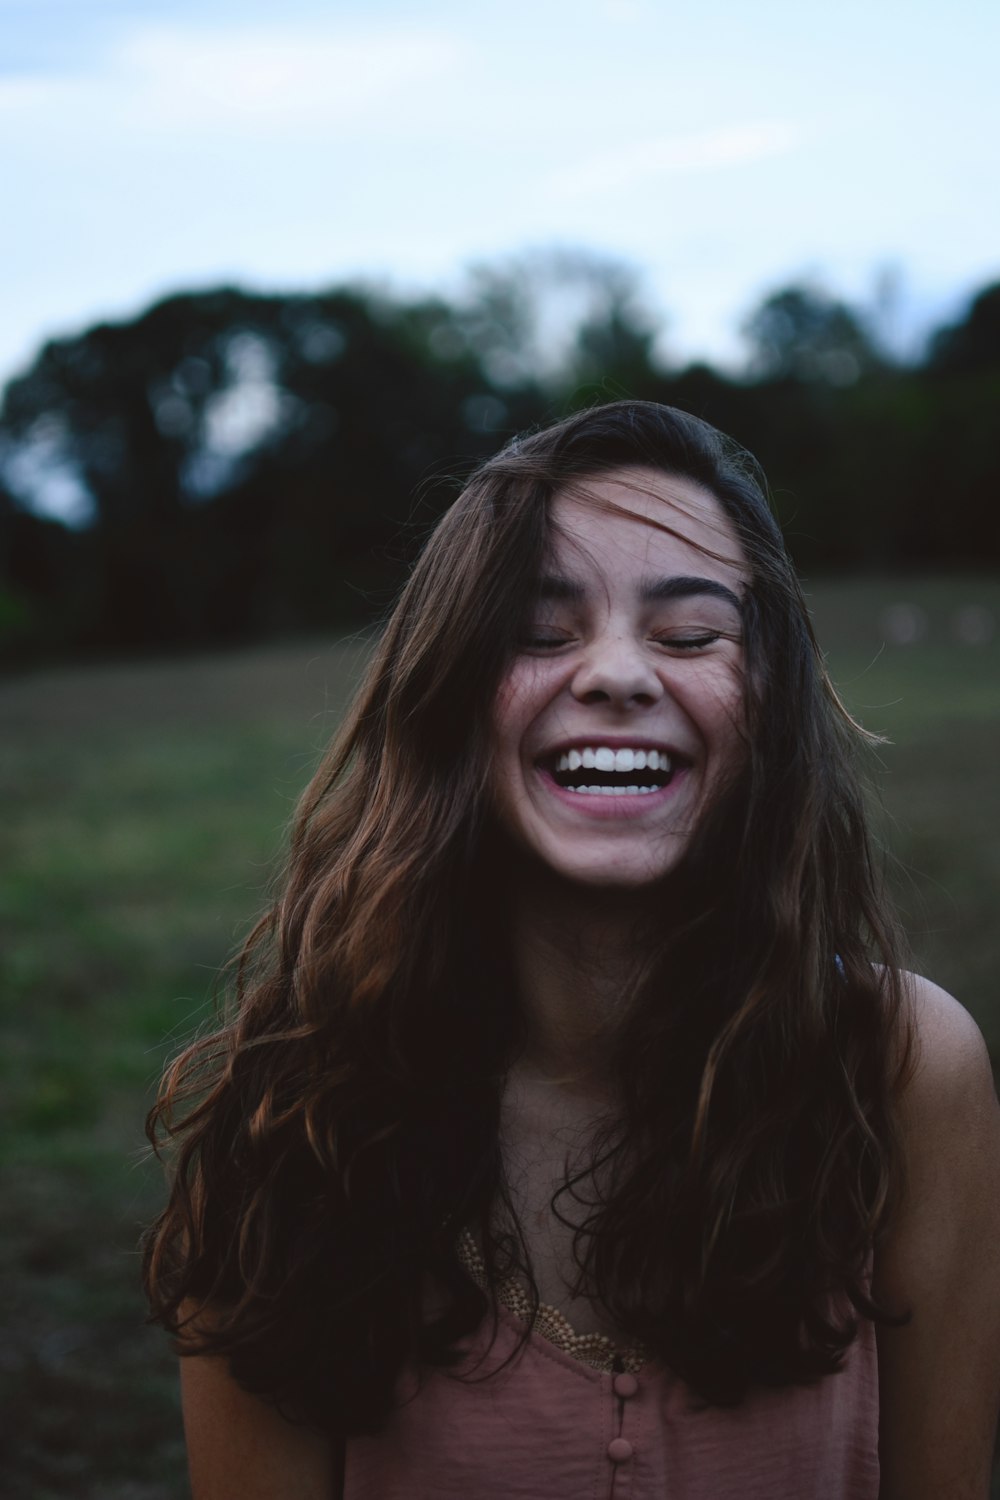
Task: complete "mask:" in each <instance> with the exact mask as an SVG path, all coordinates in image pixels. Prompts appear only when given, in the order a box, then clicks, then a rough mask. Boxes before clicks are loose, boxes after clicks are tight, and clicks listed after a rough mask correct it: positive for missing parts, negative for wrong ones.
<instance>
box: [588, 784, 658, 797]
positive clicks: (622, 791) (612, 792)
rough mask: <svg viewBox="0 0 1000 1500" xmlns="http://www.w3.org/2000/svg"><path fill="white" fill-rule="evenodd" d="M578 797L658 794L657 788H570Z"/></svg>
mask: <svg viewBox="0 0 1000 1500" xmlns="http://www.w3.org/2000/svg"><path fill="white" fill-rule="evenodd" d="M567 790H568V791H571V792H573V793H574V795H576V796H577V797H645V796H648V795H649V793H650V792H658V791H659V787H655V786H573V787H568V788H567Z"/></svg>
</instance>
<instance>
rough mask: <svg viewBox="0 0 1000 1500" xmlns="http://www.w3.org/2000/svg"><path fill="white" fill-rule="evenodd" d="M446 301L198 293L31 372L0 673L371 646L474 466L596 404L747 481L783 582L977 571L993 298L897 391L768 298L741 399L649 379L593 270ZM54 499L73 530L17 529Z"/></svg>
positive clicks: (13, 440) (620, 304)
mask: <svg viewBox="0 0 1000 1500" xmlns="http://www.w3.org/2000/svg"><path fill="white" fill-rule="evenodd" d="M472 288H473V290H472V294H471V296H470V297H469V298H467V299H466V301H465V302H464V303H462V302H459V301H457V300H456V302H455V303H454V304H450V303H447V302H445V301H443V300H440V299H424V300H415V301H410V302H407V301H403V300H389V299H387V298H384V297H381V296H379V295H377V294H376V293H374V292H372V291H370V290H364V289H360V288H350V287H346V288H341V289H336V290H333V291H330V292H328V293H325V294H323V295H317V296H296V295H280V296H278V295H274V296H266V295H262V294H251V293H249V292H243V291H239V290H234V289H225V288H223V289H219V290H215V291H208V292H203V293H198V294H185V295H178V296H175V297H171V298H168V299H167V300H165V301H162V302H160V303H158V304H157V305H155V306H154V307H152V308H150V309H148V310H147V311H146V312H145V313H143V314H142V315H141V316H140V317H138V318H136V319H135V320H133V321H131V322H128V323H121V324H114V325H112V324H101V325H98V326H96V327H93V328H90V329H88V330H86V331H85V332H83V333H81V334H79V335H77V336H75V337H70V338H65V339H61V340H58V341H55V342H52V343H49V344H47V345H46V346H45V347H44V348H43V349H42V350H41V352H40V353H39V355H38V357H37V358H36V360H35V362H34V364H33V365H32V366H31V367H30V368H29V369H28V370H27V371H26V372H25V373H24V374H23V375H22V376H20V377H19V378H18V379H16V380H14V381H13V382H11V384H10V385H9V387H8V388H7V391H6V393H5V396H4V400H3V405H2V408H0V478H2V476H3V475H6V486H7V488H6V491H2V490H0V656H2V657H3V658H4V659H5V660H7V661H8V662H11V661H15V660H31V659H37V657H38V656H40V655H45V654H48V655H52V654H60V655H65V654H67V653H72V652H78V651H89V650H95V649H97V650H107V649H109V648H110V649H115V650H121V649H141V650H149V649H151V648H158V647H177V646H187V645H191V646H194V645H200V644H203V643H205V642H208V641H218V640H226V639H247V638H251V637H254V636H264V635H269V634H273V633H275V632H280V631H299V630H309V629H322V628H328V627H330V626H336V625H339V624H344V623H358V622H362V621H364V620H366V619H371V618H373V617H374V616H377V615H380V614H382V613H383V612H384V609H385V607H386V605H387V603H388V601H389V600H390V599H391V598H392V597H393V596H394V595H395V593H396V591H397V589H398V587H399V584H400V582H401V580H402V578H403V577H404V576H405V573H406V570H407V568H408V566H409V565H410V563H411V562H412V560H413V557H414V556H415V554H416V551H417V550H418V547H419V543H420V541H421V539H422V537H423V536H424V535H425V534H426V532H427V529H428V528H429V527H430V525H432V524H433V522H434V521H435V520H436V519H437V518H438V516H439V515H440V514H441V513H442V511H443V510H444V508H445V507H446V505H447V504H448V502H449V501H450V500H451V498H452V497H453V495H454V494H455V492H456V489H457V487H458V482H459V481H460V480H461V479H462V478H464V476H465V474H466V473H467V472H468V471H469V470H471V468H472V467H473V466H474V465H475V463H476V462H478V461H479V460H480V459H482V458H483V457H484V456H485V455H486V454H487V453H488V452H490V451H491V450H492V449H494V448H495V447H496V446H497V444H498V443H499V442H500V441H502V439H503V438H504V437H505V436H507V435H509V434H510V433H512V432H514V431H518V430H523V429H524V428H526V427H530V426H533V425H536V424H542V423H544V422H547V421H549V420H551V419H552V418H553V417H555V416H558V415H560V414H561V413H564V412H569V411H572V410H575V409H577V408H579V407H581V406H585V405H590V404H593V403H594V402H595V401H600V400H607V399H608V398H609V397H616V396H635V397H642V398H647V399H651V400H655V401H662V402H665V403H668V404H671V405H674V406H679V407H682V408H684V409H686V410H688V411H691V412H693V413H695V414H696V415H699V416H701V417H704V418H705V419H706V420H708V421H710V422H713V423H715V424H716V425H718V426H720V427H722V428H723V429H724V430H726V431H729V432H732V433H733V434H734V435H735V436H736V437H737V438H738V439H739V441H741V442H743V443H745V444H746V445H747V446H748V447H749V448H751V449H752V450H753V451H755V452H756V453H758V454H759V455H760V458H761V461H762V463H763V464H764V466H765V468H766V469H767V471H768V472H769V473H770V474H771V476H772V482H773V484H774V489H775V501H776V505H777V508H778V511H779V514H780V515H781V518H782V520H783V522H784V523H785V525H786V529H787V534H788V537H789V541H790V545H791V547H792V551H793V554H794V556H795V560H796V562H797V563H798V565H799V566H800V567H803V568H805V569H807V570H822V569H830V568H866V567H872V568H874V567H878V568H882V569H885V568H892V567H894V566H897V565H898V566H909V567H914V566H915V567H919V566H925V565H931V564H933V565H939V564H941V563H945V562H946V563H947V564H948V565H950V566H955V565H959V566H961V565H963V564H967V563H968V564H971V563H975V564H978V565H982V564H983V563H989V562H995V561H996V560H997V559H998V557H1000V520H998V509H997V505H996V497H997V492H998V487H1000V458H998V456H997V452H996V446H995V444H994V443H993V442H992V438H991V436H990V434H991V431H992V421H993V417H994V413H995V410H996V404H997V399H998V397H1000V286H993V287H989V288H987V289H986V290H984V291H983V292H982V293H981V294H980V295H979V296H978V297H977V298H976V299H975V300H974V302H973V303H972V305H971V307H970V309H969V312H968V314H967V316H966V317H965V318H964V319H963V320H962V321H961V322H959V323H957V324H956V325H955V326H954V327H951V328H946V329H943V330H941V331H940V332H939V333H938V334H937V335H936V336H935V338H934V339H933V340H932V341H931V345H930V349H929V354H928V358H927V361H926V364H925V365H924V366H923V367H921V368H901V367H899V366H894V365H892V364H891V363H890V362H888V361H887V360H886V358H885V357H884V356H883V355H882V354H881V353H880V351H879V348H878V344H877V340H875V338H874V337H873V335H872V334H871V333H870V331H869V330H868V328H867V325H866V322H865V319H864V318H863V317H862V316H861V315H860V314H858V313H856V312H854V311H852V310H851V309H850V308H849V307H847V306H845V305H844V304H843V303H841V302H838V301H836V300H834V299H832V298H830V297H827V296H825V295H824V294H823V293H821V292H818V291H816V290H814V289H810V288H805V287H789V288H786V289H784V290H782V291H779V292H776V293H775V294H774V295H772V296H770V297H769V298H767V299H766V300H765V302H764V303H763V304H762V305H761V307H760V308H759V309H758V310H757V312H756V313H755V314H754V315H753V316H752V317H751V318H750V319H749V320H748V322H747V324H746V327H745V330H744V331H745V334H746V337H747V342H748V349H749V360H748V377H747V378H746V379H744V380H736V379H732V378H727V377H724V376H722V375H720V374H719V373H717V372H716V371H714V370H711V369H709V368H707V367H706V366H704V365H693V366H691V367H690V368H688V369H686V370H682V371H674V372H668V371H665V370H664V369H662V368H660V367H659V366H658V364H657V362H656V359H655V356H654V350H653V343H654V336H655V332H656V330H655V326H654V324H653V322H652V321H651V320H650V318H649V317H648V316H647V315H646V314H645V313H644V312H643V309H642V307H641V302H640V299H639V298H638V296H637V293H636V287H635V284H634V278H632V277H631V276H630V274H629V273H628V272H627V271H625V270H623V268H622V267H620V266H616V265H614V264H607V263H604V262H601V261H596V260H594V259H593V258H591V257H587V256H585V255H581V254H576V255H573V254H570V253H568V252H567V253H562V254H561V255H553V256H550V257H549V258H548V259H546V258H545V257H535V258H534V259H532V258H531V257H527V258H523V259H522V260H521V261H519V262H515V263H513V264H512V265H510V266H508V267H500V268H495V267H494V268H480V269H479V271H478V272H477V273H475V275H474V277H473V282H472ZM560 299H561V305H563V309H564V314H565V318H566V319H568V320H569V322H568V324H566V323H565V322H564V326H563V327H562V330H561V333H560V337H559V338H558V339H557V340H556V341H555V343H553V339H552V336H551V332H550V330H549V322H550V321H551V304H552V303H553V301H555V302H560ZM547 309H548V311H547ZM54 487H59V488H60V489H61V491H62V493H63V494H65V493H66V492H67V488H68V489H69V490H70V491H71V492H72V493H74V494H75V495H76V496H77V498H78V501H79V507H80V508H81V510H82V512H83V515H84V519H83V521H82V523H80V522H78V523H77V524H76V525H75V526H74V527H72V528H70V527H69V526H67V525H63V524H61V523H58V522H55V521H52V520H45V519H42V516H43V515H44V514H46V513H48V512H51V509H52V507H51V504H50V503H49V502H48V500H47V497H48V496H49V495H50V494H51V492H52V490H53V488H54Z"/></svg>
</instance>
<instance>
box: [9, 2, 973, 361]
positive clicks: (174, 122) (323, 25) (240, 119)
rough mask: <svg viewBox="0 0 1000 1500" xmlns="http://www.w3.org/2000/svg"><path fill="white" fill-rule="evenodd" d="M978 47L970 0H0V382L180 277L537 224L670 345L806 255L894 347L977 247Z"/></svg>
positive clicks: (420, 260)
mask: <svg viewBox="0 0 1000 1500" xmlns="http://www.w3.org/2000/svg"><path fill="white" fill-rule="evenodd" d="M998 57H1000V6H998V5H997V4H996V3H995V0H951V3H949V4H947V5H945V4H941V3H938V4H933V5H932V4H927V3H925V0H840V3H839V4H838V5H837V6H833V5H822V6H820V5H816V4H810V3H808V0H753V3H749V0H683V3H679V0H571V3H570V0H531V3H529V0H505V3H504V4H503V5H502V6H501V5H498V4H495V3H493V0H479V3H476V4H474V5H473V4H470V3H469V0H422V3H421V4H419V5H417V4H413V3H405V0H364V3H355V0H325V3H319V0H282V3H281V4H275V3H274V0H267V3H261V0H239V3H236V0H142V3H126V0H86V3H83V0H0V181H2V183H3V189H4V199H5V209H4V213H3V218H2V223H0V265H2V267H3V275H2V277H0V382H3V381H5V380H6V379H8V378H10V376H12V375H13V374H16V373H17V371H18V370H20V369H23V368H25V367H26V366H27V364H28V363H29V362H30V360H31V359H32V357H33V356H34V355H35V354H36V353H37V351H38V349H39V347H40V345H41V343H42V342H43V341H44V340H45V339H46V338H49V337H54V336H59V335H67V334H72V333H75V332H78V331H80V330H82V329H83V328H85V327H87V326H88V325H89V324H91V323H93V322H95V321H97V320H99V319H107V318H110V319H119V318H128V317H130V316H133V315H134V314H136V313H137V312H139V311H140V310H141V309H142V308H143V307H145V306H147V305H148V304H149V303H150V302H151V301H153V300H155V299H156V298H158V297H160V296H163V295H165V294H167V293H169V292H173V291H176V290H179V289H182V288H183V289H194V288H199V287H207V286H212V285H217V284H219V283H222V282H226V283H238V284H241V285H243V286H246V287H248V288H252V289H261V290H273V289H291V290H311V289H317V288H320V287H323V286H329V285H333V284H336V283H340V282H344V281H356V280H358V279H362V280H367V281H373V282H376V283H378V284H379V285H381V286H384V287H388V288H390V289H391V288H396V289H397V290H398V291H400V292H401V293H403V294H409V293H412V292H414V291H441V292H444V293H446V294H449V295H452V294H456V293H457V292H458V291H459V290H460V288H461V286H462V284H463V275H464V274H465V272H466V271H467V268H468V267H469V266H471V265H474V264H476V263H483V262H500V261H503V260H504V259H506V258H508V257H511V256H514V255H517V254H520V253H522V252H525V251H527V250H538V249H545V248H548V247H562V248H569V247H583V248H585V249H588V250H590V251H592V252H594V253H595V254H597V255H600V256H607V257H612V258H614V259H616V260H620V261H624V262H626V263H627V264H629V265H630V266H632V267H634V269H635V272H636V275H637V277H638V278H639V284H640V287H641V289H642V294H643V298H644V300H645V302H646V304H647V305H648V306H649V307H650V309H651V310H652V311H653V312H654V313H655V314H656V316H657V317H658V318H659V319H660V320H661V321H662V334H661V339H660V348H661V350H662V352H663V354H664V356H665V357H666V358H668V359H669V360H671V361H673V362H680V361H684V360H688V359H693V358H706V359H709V360H712V361H714V362H716V363H719V364H722V365H724V366H729V367H731V368H736V367H738V364H739V361H740V358H741V352H742V344H741V340H740V334H739V330H740V326H741V324H742V323H743V322H744V321H745V319H746V317H747V315H748V314H749V312H750V311H752V309H753V308H754V307H755V306H756V305H757V304H758V303H759V302H760V300H761V299H762V298H763V297H764V296H766V295H767V294H768V293H769V292H771V291H773V290H775V289H777V288H779V287H781V286H784V285H787V284H789V283H791V282H794V281H802V280H807V281H810V282H812V283H815V284H817V285H820V286H824V287H826V288H827V289H828V290H830V291H831V292H833V293H835V294H836V295H839V296H842V297H845V298H847V299H848V300H850V301H851V302H852V303H853V304H855V305H858V306H861V307H863V308H865V309H867V310H870V311H871V313H872V315H873V316H875V317H877V319H878V323H879V327H880V330H881V332H882V334H883V336H884V337H886V338H887V339H888V340H889V341H890V342H892V343H894V344H895V345H896V347H898V348H899V349H900V350H903V351H907V352H916V351H917V349H918V348H919V342H920V339H921V338H922V337H923V336H924V335H925V334H926V331H927V329H928V328H929V327H931V326H934V325H935V324H939V323H940V322H942V321H946V320H947V319H949V318H951V317H955V316H957V315H959V314H960V312H961V310H962V308H963V305H964V304H965V303H966V302H967V300H968V298H969V296H970V295H971V294H972V293H973V292H975V291H976V290H978V289H979V288H981V287H982V286H984V285H986V284H987V283H988V282H990V281H993V280H996V279H997V278H998V277H1000V192H998V191H997V186H998V184H997V176H998V174H997V163H998V153H1000V89H998V88H997V85H996V60H997V58H998Z"/></svg>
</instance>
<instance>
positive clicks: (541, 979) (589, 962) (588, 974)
mask: <svg viewBox="0 0 1000 1500" xmlns="http://www.w3.org/2000/svg"><path fill="white" fill-rule="evenodd" d="M639 914H640V912H639V906H638V904H637V902H636V899H635V895H634V893H629V892H625V893H622V892H611V891H601V890H590V889H587V888H584V887H578V886H573V887H570V886H568V885H567V884H565V883H563V882H558V881H556V880H555V879H554V878H552V877H549V876H547V874H546V872H544V871H542V872H539V871H531V872H523V871H519V872H518V875H517V879H516V881H515V882H514V895H513V897H512V899H511V901H510V904H509V917H510V929H509V930H510V940H511V952H512V957H513V963H514V977H515V981H516V984H517V988H518V995H519V999H520V1004H521V1010H522V1014H523V1016H524V1019H525V1024H526V1031H527V1040H526V1045H525V1048H524V1051H523V1053H522V1055H521V1057H520V1058H519V1060H518V1064H517V1067H518V1070H519V1072H521V1073H522V1074H527V1075H529V1076H535V1077H538V1078H544V1079H546V1080H549V1081H553V1082H554V1081H558V1082H560V1083H562V1084H563V1085H564V1086H565V1087H567V1088H569V1089H578V1090H582V1091H585V1092H588V1093H591V1092H597V1091H601V1090H602V1089H603V1087H604V1085H605V1082H606V1078H607V1058H608V1047H607V1036H608V1032H609V1029H610V1027H611V1026H612V1025H613V1023H614V1021H615V1018H616V1016H618V1015H619V1014H620V1012H621V1008H622V1005H623V1003H624V999H625V997H626V995H627V993H628V988H629V985H630V983H631V981H632V979H633V976H634V974H635V970H636V963H637V960H638V958H639V956H640V953H639V945H638V940H637V929H638V917H639Z"/></svg>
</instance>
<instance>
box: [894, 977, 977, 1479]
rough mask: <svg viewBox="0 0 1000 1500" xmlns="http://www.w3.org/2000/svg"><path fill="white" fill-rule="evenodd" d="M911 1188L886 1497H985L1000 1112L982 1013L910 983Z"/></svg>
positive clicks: (902, 1207) (905, 1107)
mask: <svg viewBox="0 0 1000 1500" xmlns="http://www.w3.org/2000/svg"><path fill="white" fill-rule="evenodd" d="M905 992H906V997H907V1002H908V1007H907V1008H908V1011H909V1017H910V1022H911V1027H912V1033H913V1042H914V1050H913V1061H912V1066H911V1068H910V1070H909V1072H908V1075H907V1077H906V1082H905V1084H904V1087H903V1089H902V1093H901V1096H900V1100H899V1125H900V1132H901V1137H902V1139H901V1145H902V1152H903V1169H904V1171H903V1180H902V1184H901V1186H902V1192H901V1195H900V1197H899V1200H898V1202H897V1205H896V1210H895V1212H894V1214H893V1218H892V1221H891V1223H890V1225H889V1227H888V1232H887V1234H886V1235H885V1237H884V1239H883V1240H882V1242H881V1243H880V1245H879V1246H878V1249H877V1252H876V1257H875V1279H874V1290H875V1295H876V1298H877V1299H878V1300H879V1301H880V1302H881V1303H882V1305H883V1306H884V1307H886V1308H888V1309H889V1310H892V1311H895V1312H896V1313H899V1314H902V1315H903V1316H904V1317H905V1321H904V1322H903V1323H902V1324H901V1325H899V1326H896V1327H892V1326H886V1325H882V1326H880V1328H879V1329H878V1344H879V1386H880V1400H881V1415H880V1423H879V1431H880V1439H879V1448H880V1456H881V1463H882V1474H883V1483H882V1488H881V1489H880V1491H879V1493H880V1495H881V1496H885V1497H886V1500H897V1497H900V1500H902V1497H905V1500H940V1497H942V1496H945V1495H947V1496H948V1497H949V1500H983V1497H985V1496H986V1493H987V1489H988V1484H989V1467H990V1455H991V1452H992V1444H993V1433H994V1429H995V1423H996V1416H997V1407H998V1401H1000V1261H998V1259H997V1256H996V1254H995V1250H994V1247H995V1245H996V1243H997V1241H998V1239H1000V1107H998V1105H997V1099H996V1094H995V1091H994V1087H993V1076H992V1071H991V1068H990V1059H989V1054H988V1052H987V1049H986V1045H985V1043H984V1041H983V1038H982V1035H981V1033H980V1031H979V1028H978V1026H977V1025H976V1023H975V1021H974V1020H973V1019H972V1017H971V1016H970V1015H969V1013H968V1011H967V1010H965V1008H964V1007H963V1006H962V1005H960V1004H959V1003H958V1001H957V1000H955V999H953V997H952V996H951V995H949V994H947V993H946V992H945V991H944V990H942V989H940V988H939V987H938V986H937V985H936V984H932V983H931V982H930V981H929V980H927V979H922V978H920V977H919V976H917V975H907V976H905Z"/></svg>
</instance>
